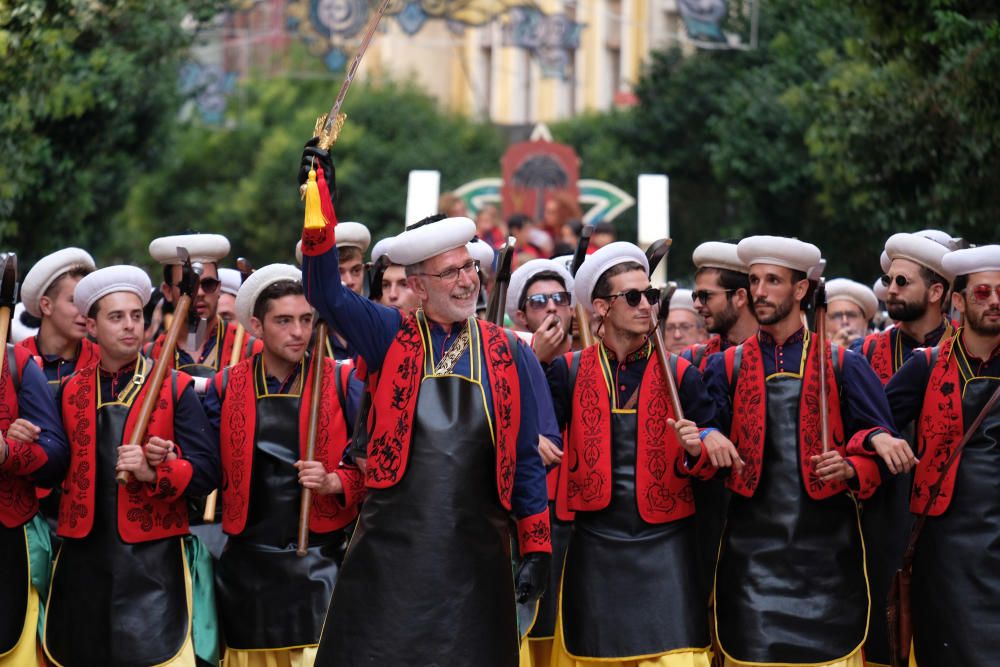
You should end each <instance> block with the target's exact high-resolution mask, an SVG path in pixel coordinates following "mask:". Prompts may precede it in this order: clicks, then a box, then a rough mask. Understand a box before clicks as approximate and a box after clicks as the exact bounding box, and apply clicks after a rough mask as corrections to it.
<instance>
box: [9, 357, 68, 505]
mask: <svg viewBox="0 0 1000 667" xmlns="http://www.w3.org/2000/svg"><path fill="white" fill-rule="evenodd" d="M17 412H18V416H19V417H22V418H24V419H26V420H27V421H29V422H31V423H32V424H34V425H35V426H37V427H38V428H39V429H41V433H40V434H39V436H38V445H39V446H40V447H41V448H42V450H43V451H44V452H45V454H46V456H47V457H48V460H47V461H46V462H45V464H44V465H43V466H42V467H41V468H39V469H38V470H36V471H35V472H34V473H32V475H31V479H32V481H34V482H35V483H36V484H38V485H39V486H44V487H53V486H56V485H58V484H59V483H60V482H62V479H63V477H65V476H66V470H67V469H68V468H69V443H68V442H67V440H66V433H65V431H63V425H62V420H61V419H60V418H59V410H58V408H56V402H55V399H54V398H53V396H52V390H51V389H49V385H48V382H47V381H46V379H45V373H44V372H43V371H42V369H41V368H39V367H38V365H37V364H36V363H35V360H34V359H29V360H28V363H26V364H25V366H24V371H23V372H22V373H21V389H20V391H19V392H18V394H17Z"/></svg>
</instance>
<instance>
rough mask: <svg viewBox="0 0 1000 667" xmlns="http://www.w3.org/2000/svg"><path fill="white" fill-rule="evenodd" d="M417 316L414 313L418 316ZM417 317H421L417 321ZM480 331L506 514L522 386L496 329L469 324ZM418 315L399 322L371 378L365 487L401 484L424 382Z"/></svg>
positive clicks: (502, 335)
mask: <svg viewBox="0 0 1000 667" xmlns="http://www.w3.org/2000/svg"><path fill="white" fill-rule="evenodd" d="M418 312H419V311H418ZM421 316H422V315H421ZM474 321H475V323H476V325H477V326H478V327H479V334H480V338H481V340H482V348H483V352H484V355H485V357H484V359H483V364H484V366H485V367H486V368H487V369H488V370H487V374H488V376H489V383H490V392H491V394H492V397H493V418H494V419H493V430H494V443H495V446H496V456H497V462H496V469H497V471H496V480H497V492H498V493H499V495H500V503H501V504H502V505H503V507H504V508H505V509H508V510H509V509H510V497H511V492H512V490H513V488H514V468H515V464H516V460H517V432H518V428H519V426H520V423H521V404H520V397H521V385H520V380H519V379H518V375H517V366H516V364H515V361H514V356H513V349H512V346H513V345H515V344H516V342H514V341H512V340H510V339H508V336H507V333H506V332H505V331H504V330H503V329H501V328H500V327H498V326H496V325H494V324H492V323H490V322H486V321H483V320H474ZM419 327H420V325H419V323H418V322H417V315H416V314H413V315H410V316H409V317H407V318H406V319H404V320H403V323H402V325H401V326H400V328H399V332H398V333H397V334H396V339H395V340H394V341H393V342H392V344H391V345H390V346H389V350H388V352H387V353H386V356H385V360H384V361H383V362H382V368H381V369H380V370H379V373H378V375H377V376H374V375H373V377H372V379H371V386H373V387H375V389H374V391H373V393H372V411H371V413H370V414H369V422H368V426H369V431H370V433H371V438H370V440H369V441H368V468H367V473H366V479H365V482H366V484H367V486H369V487H371V488H376V489H384V488H388V487H390V486H392V485H394V484H396V483H397V482H398V481H399V480H400V479H402V478H403V474H404V473H405V472H406V462H407V460H408V458H409V452H410V438H411V437H412V434H413V415H414V412H415V411H416V406H417V394H418V392H419V391H420V382H421V380H422V379H423V362H424V354H425V352H424V343H423V338H422V336H421V335H420V328H419Z"/></svg>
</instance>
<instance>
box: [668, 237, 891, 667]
mask: <svg viewBox="0 0 1000 667" xmlns="http://www.w3.org/2000/svg"><path fill="white" fill-rule="evenodd" d="M737 252H738V254H739V258H740V260H742V261H743V262H744V263H745V264H746V265H747V267H748V269H749V278H750V295H751V297H752V298H753V304H754V313H755V315H756V318H757V321H758V323H759V324H760V331H759V332H758V333H757V334H756V335H755V336H751V337H750V338H748V339H747V340H746V341H745V342H743V343H742V344H740V345H738V346H735V347H731V348H729V349H728V350H726V351H725V352H723V353H722V354H717V355H714V356H713V357H711V359H709V362H708V367H707V368H706V371H705V380H706V384H707V385H708V389H709V392H710V393H711V395H712V396H713V398H715V402H716V405H717V410H718V412H719V415H718V420H719V421H720V422H721V423H722V424H724V425H725V429H726V430H727V431H728V432H729V433H730V437H731V438H732V442H733V444H735V446H736V448H737V450H738V452H739V456H740V458H741V459H742V460H743V461H745V462H746V464H745V465H744V466H743V467H742V468H741V469H740V470H734V471H733V472H732V473H731V474H730V475H729V479H728V480H727V482H726V486H727V487H728V488H729V490H730V491H732V495H731V498H730V501H729V506H728V512H727V521H726V527H725V531H724V533H723V537H722V543H721V545H720V549H719V561H718V564H717V565H716V589H715V607H716V609H715V619H716V627H717V629H718V638H719V643H720V646H721V648H722V651H723V653H724V655H725V661H726V664H727V665H743V664H758V663H781V664H789V665H816V664H824V665H825V664H832V665H837V666H838V667H855V666H857V667H860V666H861V665H863V664H864V656H863V654H862V652H861V646H862V645H863V643H864V640H865V636H866V633H867V628H868V615H869V604H868V602H869V597H868V596H869V591H868V584H867V580H866V576H865V561H864V546H863V541H862V538H861V533H860V531H859V529H858V514H857V507H856V503H855V496H858V497H860V498H862V499H864V498H868V497H870V496H871V495H872V493H873V492H874V491H875V489H876V488H877V487H878V484H879V481H880V478H881V475H880V464H879V463H878V461H877V457H876V455H875V451H874V449H873V441H878V442H879V444H880V445H886V444H891V443H886V442H883V441H898V443H897V444H899V443H902V446H904V447H905V444H906V443H905V441H901V440H899V439H898V438H894V437H893V435H892V434H891V432H890V429H891V426H892V416H891V414H890V412H889V407H888V404H887V403H886V400H885V394H884V393H883V392H882V389H881V385H880V384H879V381H878V378H877V377H875V374H874V373H873V372H872V370H871V368H870V367H869V366H868V364H866V363H865V361H864V359H862V358H861V357H860V356H859V355H856V354H854V353H851V352H847V351H845V350H844V349H843V348H840V347H838V346H833V345H830V344H829V343H828V344H827V348H826V349H825V350H822V351H820V350H819V346H818V345H817V343H816V338H815V336H814V335H813V334H812V333H811V332H809V331H808V330H806V329H805V328H804V327H803V326H802V317H801V312H802V311H801V308H802V307H801V303H802V301H803V299H805V298H806V296H807V293H808V291H809V287H810V285H809V283H810V281H809V272H810V270H812V269H813V268H814V267H815V266H817V265H818V264H819V262H820V251H819V249H818V248H817V247H816V246H814V245H812V244H810V243H804V242H802V241H799V240H796V239H789V238H781V237H773V236H755V237H750V238H747V239H743V240H742V241H740V243H739V244H738V246H737ZM821 362H822V363H823V364H824V365H825V367H826V368H825V376H826V383H827V390H826V403H827V405H826V408H827V414H828V415H829V432H830V442H829V450H828V451H825V452H824V445H823V442H822V438H821V429H820V408H819V399H820V388H819V386H820V385H819V364H820V363H821ZM678 427H679V428H681V429H684V430H688V431H689V430H690V427H689V426H688V425H687V424H686V423H684V422H679V423H678ZM714 435H715V434H713V436H714ZM686 437H687V436H686ZM720 437H721V436H720Z"/></svg>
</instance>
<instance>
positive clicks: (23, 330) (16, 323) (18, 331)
mask: <svg viewBox="0 0 1000 667" xmlns="http://www.w3.org/2000/svg"><path fill="white" fill-rule="evenodd" d="M25 312H26V311H25V308H24V302H23V301H19V302H18V304H17V305H16V306H14V316H13V317H11V319H10V342H11V343H14V344H17V343H20V342H21V341H22V340H25V339H27V338H31V337H32V336H35V335H37V334H38V327H29V326H28V325H27V324H25V323H24V320H22V319H21V316H22V315H24V313H25ZM29 314H30V313H29Z"/></svg>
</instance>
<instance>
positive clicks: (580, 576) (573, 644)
mask: <svg viewBox="0 0 1000 667" xmlns="http://www.w3.org/2000/svg"><path fill="white" fill-rule="evenodd" d="M636 419H637V417H636V415H635V414H634V413H631V414H626V413H612V416H611V421H612V427H611V428H612V431H611V434H612V435H611V437H612V447H611V456H612V461H611V465H612V471H611V477H612V481H611V502H610V503H609V504H608V506H607V507H606V508H604V509H603V510H600V511H597V512H577V514H576V522H575V525H574V527H573V533H572V535H571V536H570V541H569V549H568V551H567V553H566V565H565V571H564V574H563V587H562V596H561V598H562V605H561V610H562V629H563V639H564V642H565V646H566V650H567V652H568V653H569V654H570V655H572V656H577V657H581V658H584V659H586V658H601V659H609V658H619V659H624V658H630V657H636V658H637V657H639V656H653V655H658V654H661V653H666V652H667V651H672V650H676V649H683V648H691V649H704V648H706V647H707V646H708V645H709V637H708V619H707V606H706V605H707V599H708V595H707V592H706V591H705V589H704V588H703V587H702V586H701V585H700V583H701V582H700V579H699V578H698V576H697V541H696V535H695V529H694V518H693V517H688V518H686V519H681V520H679V521H671V522H669V523H663V524H655V525H654V524H649V523H646V522H645V521H644V520H643V519H642V517H640V516H639V508H638V506H637V505H636V496H635V456H636Z"/></svg>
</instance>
